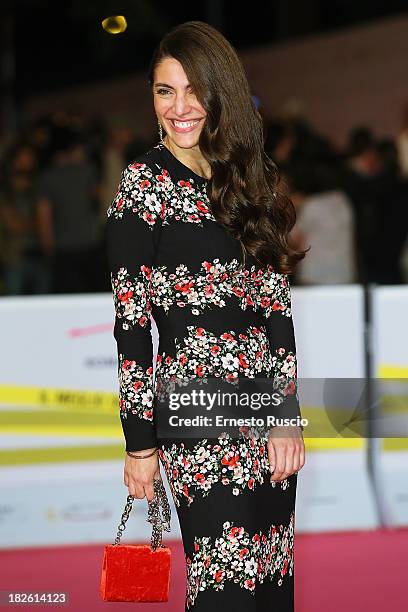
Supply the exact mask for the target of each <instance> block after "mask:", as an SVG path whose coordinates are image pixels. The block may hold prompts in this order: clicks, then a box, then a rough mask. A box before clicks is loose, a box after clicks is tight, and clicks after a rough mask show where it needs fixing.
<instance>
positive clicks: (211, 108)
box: [148, 21, 305, 273]
mask: <svg viewBox="0 0 408 612" xmlns="http://www.w3.org/2000/svg"><path fill="white" fill-rule="evenodd" d="M166 58H174V59H176V60H178V61H179V62H180V64H181V65H182V66H183V69H184V71H185V73H186V75H187V78H188V80H189V83H190V85H191V86H192V88H193V91H194V92H195V94H196V96H197V99H198V100H199V102H200V104H201V105H202V106H203V108H204V109H205V111H206V112H207V117H206V121H205V123H204V126H203V129H202V130H201V133H200V139H199V143H198V144H199V147H200V151H201V153H202V155H203V156H204V157H205V159H206V160H207V162H208V163H209V165H210V167H211V172H212V177H211V179H210V181H209V183H208V197H209V200H210V203H211V210H212V213H213V215H214V217H215V218H216V219H217V221H218V222H219V223H220V224H221V225H223V226H224V227H225V228H226V229H227V230H228V231H230V232H231V234H232V235H233V236H234V238H236V239H238V240H239V241H240V243H241V248H242V251H243V254H244V262H243V265H245V260H246V255H245V254H246V252H247V253H249V254H251V255H253V257H255V259H256V260H257V261H258V262H259V263H260V264H261V265H267V264H272V266H274V269H275V270H276V271H278V272H281V273H290V272H292V271H293V268H294V265H295V264H296V263H297V261H298V260H300V259H303V257H304V256H305V251H295V250H293V249H292V248H291V247H290V246H289V244H288V234H289V232H290V230H291V229H292V227H293V225H294V224H295V221H296V211H295V208H294V206H293V203H292V202H291V200H290V198H289V196H288V194H287V192H286V190H285V189H280V182H281V176H280V172H279V170H278V167H277V166H276V164H275V163H274V162H273V161H272V160H271V159H270V158H269V157H268V155H267V154H266V152H265V149H264V140H265V139H264V128H263V121H262V117H261V115H260V113H259V112H258V110H257V109H256V106H255V103H254V101H253V99H252V97H251V93H250V89H249V85H248V81H247V77H246V75H245V71H244V68H243V66H242V64H241V61H240V59H239V57H238V55H237V53H236V51H235V49H234V48H233V47H232V46H231V44H230V43H229V42H228V41H227V40H226V38H224V36H223V35H222V34H221V33H220V32H219V31H218V30H216V29H215V28H213V27H212V26H210V25H209V24H207V23H205V22H202V21H188V22H185V23H182V24H180V25H178V26H176V27H174V28H173V29H171V30H170V31H169V32H168V33H167V34H166V35H165V36H164V38H163V39H162V40H161V42H160V43H159V45H158V46H157V48H156V49H155V52H154V54H153V57H152V59H151V62H150V67H149V73H148V80H149V85H150V87H152V86H153V84H154V73H155V69H156V67H157V66H158V65H159V64H160V62H162V61H163V60H164V59H166Z"/></svg>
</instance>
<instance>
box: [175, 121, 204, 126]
mask: <svg viewBox="0 0 408 612" xmlns="http://www.w3.org/2000/svg"><path fill="white" fill-rule="evenodd" d="M173 123H174V125H175V126H176V127H180V128H189V127H192V126H193V125H196V123H198V120H197V121H190V122H187V121H174V120H173Z"/></svg>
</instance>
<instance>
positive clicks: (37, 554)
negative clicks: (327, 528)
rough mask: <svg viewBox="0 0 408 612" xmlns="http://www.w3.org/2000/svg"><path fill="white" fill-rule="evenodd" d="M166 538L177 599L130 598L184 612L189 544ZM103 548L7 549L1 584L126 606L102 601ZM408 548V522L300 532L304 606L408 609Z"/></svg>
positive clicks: (338, 611) (333, 611) (89, 608)
mask: <svg viewBox="0 0 408 612" xmlns="http://www.w3.org/2000/svg"><path fill="white" fill-rule="evenodd" d="M166 543H167V544H168V545H169V546H170V547H171V549H172V554H173V569H172V576H171V592H170V601H169V602H168V603H166V604H130V605H135V606H137V609H138V610H140V611H142V610H152V609H154V610H155V612H156V611H157V612H162V611H163V612H164V611H166V612H184V592H185V574H184V558H183V552H182V546H181V544H180V543H179V542H169V541H167V542H166ZM102 550H103V546H102V545H92V546H86V545H83V546H59V547H55V548H41V549H39V548H31V549H24V550H21V549H19V550H8V551H1V552H0V590H1V591H5V590H7V591H8V590H18V591H25V592H26V591H30V590H31V591H33V590H35V591H46V592H67V593H68V597H69V600H70V603H69V604H68V605H65V606H63V607H62V608H61V606H59V608H60V609H64V610H75V611H76V612H82V611H83V612H85V611H86V612H93V611H94V610H109V611H112V612H114V611H115V610H118V611H119V610H122V611H123V610H124V604H123V603H113V602H103V601H101V600H100V599H99V590H98V589H99V579H100V569H101V560H102ZM407 551H408V528H404V529H392V530H388V529H378V530H375V531H355V532H341V533H326V534H297V535H296V543H295V558H296V577H295V583H296V612H344V611H345V610H347V612H380V611H381V612H383V610H384V609H386V610H389V611H390V612H405V611H406V610H407V609H408V604H407V600H406V598H407V595H406V588H407V580H408V552H407ZM51 607H52V609H55V606H48V609H50V608H51ZM7 608H8V609H11V606H6V607H2V609H4V610H5V609H7ZM15 608H16V607H15V606H13V609H15ZM39 608H41V609H45V606H44V605H24V606H21V609H22V610H25V611H28V610H30V611H31V610H38V609H39ZM126 609H128V608H127V607H126ZM129 609H130V608H129ZM272 610H273V605H272V606H271V611H272ZM265 612H267V611H265ZM276 612H278V611H276Z"/></svg>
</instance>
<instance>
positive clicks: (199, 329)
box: [196, 327, 205, 336]
mask: <svg viewBox="0 0 408 612" xmlns="http://www.w3.org/2000/svg"><path fill="white" fill-rule="evenodd" d="M196 334H197V336H204V335H205V329H204V327H197V330H196Z"/></svg>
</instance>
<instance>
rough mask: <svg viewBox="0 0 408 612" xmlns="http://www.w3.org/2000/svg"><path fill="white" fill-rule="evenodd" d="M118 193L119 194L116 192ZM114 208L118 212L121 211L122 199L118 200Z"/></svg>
mask: <svg viewBox="0 0 408 612" xmlns="http://www.w3.org/2000/svg"><path fill="white" fill-rule="evenodd" d="M118 193H119V192H118ZM116 208H117V209H118V210H121V209H122V208H123V198H120V200H119V201H118V202H117V204H116Z"/></svg>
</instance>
